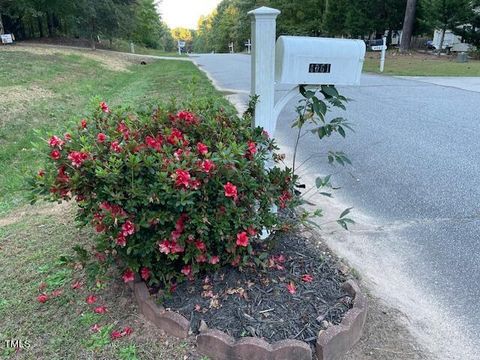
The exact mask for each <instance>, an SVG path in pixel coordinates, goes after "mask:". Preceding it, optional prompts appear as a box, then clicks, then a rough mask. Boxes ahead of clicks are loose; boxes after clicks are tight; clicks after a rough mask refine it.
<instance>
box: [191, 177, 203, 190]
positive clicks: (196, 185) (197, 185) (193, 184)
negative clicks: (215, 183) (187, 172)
mask: <svg viewBox="0 0 480 360" xmlns="http://www.w3.org/2000/svg"><path fill="white" fill-rule="evenodd" d="M189 185H190V187H191V188H192V189H193V190H198V189H199V188H200V185H202V182H201V181H200V180H198V179H193V180H190V183H189Z"/></svg>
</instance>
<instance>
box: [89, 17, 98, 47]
mask: <svg viewBox="0 0 480 360" xmlns="http://www.w3.org/2000/svg"><path fill="white" fill-rule="evenodd" d="M91 24H92V29H91V31H92V32H91V34H90V46H91V48H92V50H96V49H97V48H96V45H95V30H96V27H95V19H93V18H92V20H91Z"/></svg>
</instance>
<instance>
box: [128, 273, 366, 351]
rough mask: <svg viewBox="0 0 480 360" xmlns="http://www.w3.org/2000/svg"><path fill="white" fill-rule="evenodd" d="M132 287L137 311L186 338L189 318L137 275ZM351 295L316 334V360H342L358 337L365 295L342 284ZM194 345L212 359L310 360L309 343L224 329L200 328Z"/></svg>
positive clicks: (349, 283) (348, 283)
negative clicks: (159, 300)
mask: <svg viewBox="0 0 480 360" xmlns="http://www.w3.org/2000/svg"><path fill="white" fill-rule="evenodd" d="M128 285H129V286H130V288H131V289H132V290H133V293H134V296H135V299H136V301H137V303H138V306H139V308H140V312H141V313H142V314H143V315H144V316H145V317H146V318H147V319H148V320H149V321H150V322H152V323H153V324H155V325H156V326H157V327H158V328H160V329H161V330H163V331H165V332H166V333H167V334H169V335H172V336H175V337H177V338H181V339H185V338H186V337H188V335H189V330H190V321H188V320H187V319H186V318H185V317H184V316H182V315H180V314H179V313H177V312H174V311H170V310H167V309H165V308H164V307H163V306H161V305H158V304H156V303H155V302H154V301H153V300H152V298H151V297H150V293H149V291H148V289H147V286H146V285H145V283H144V282H143V281H141V280H140V279H139V278H138V277H137V278H136V279H135V281H134V282H132V283H129V284H128ZM342 288H343V289H344V290H345V291H346V292H347V293H348V294H349V295H350V296H351V297H352V298H353V306H352V308H351V309H350V310H348V311H347V313H346V314H345V316H344V318H343V320H342V322H341V323H340V324H338V325H332V326H330V327H328V328H327V329H326V330H321V331H320V332H319V334H318V338H317V343H316V346H315V353H316V356H317V359H318V360H337V359H341V358H342V357H343V356H344V355H345V354H346V353H347V352H348V351H349V350H350V349H351V348H352V347H353V345H354V344H355V343H356V342H357V341H358V340H359V339H360V337H361V336H362V333H363V326H364V324H365V320H366V316H367V307H368V304H367V297H366V296H365V294H363V293H362V292H361V290H360V288H359V286H358V285H357V283H356V282H355V281H353V280H348V281H346V282H344V283H343V284H342ZM196 342H197V348H198V351H199V353H201V354H202V355H206V356H209V357H210V358H212V359H214V360H311V359H312V350H311V348H310V345H308V344H307V343H305V342H303V341H300V340H290V339H287V340H281V341H277V342H275V343H273V344H269V343H268V342H267V341H265V340H263V339H261V338H257V337H244V338H241V339H239V340H235V339H234V338H233V337H231V336H229V335H227V334H226V333H224V332H223V331H219V330H215V329H208V328H206V327H205V326H203V327H200V333H199V334H198V335H197V341H196Z"/></svg>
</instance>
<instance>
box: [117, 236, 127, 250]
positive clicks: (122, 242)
mask: <svg viewBox="0 0 480 360" xmlns="http://www.w3.org/2000/svg"><path fill="white" fill-rule="evenodd" d="M115 243H116V244H117V245H118V246H121V247H124V246H125V245H127V238H126V237H125V236H124V235H123V234H122V233H119V234H118V236H117V239H116V240H115Z"/></svg>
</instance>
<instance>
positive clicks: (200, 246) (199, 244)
mask: <svg viewBox="0 0 480 360" xmlns="http://www.w3.org/2000/svg"><path fill="white" fill-rule="evenodd" d="M195 247H196V248H197V249H198V250H200V251H204V250H206V249H207V247H206V246H205V243H204V242H203V241H202V240H196V241H195Z"/></svg>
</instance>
